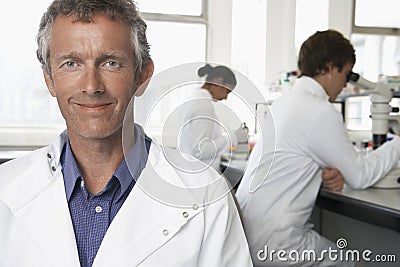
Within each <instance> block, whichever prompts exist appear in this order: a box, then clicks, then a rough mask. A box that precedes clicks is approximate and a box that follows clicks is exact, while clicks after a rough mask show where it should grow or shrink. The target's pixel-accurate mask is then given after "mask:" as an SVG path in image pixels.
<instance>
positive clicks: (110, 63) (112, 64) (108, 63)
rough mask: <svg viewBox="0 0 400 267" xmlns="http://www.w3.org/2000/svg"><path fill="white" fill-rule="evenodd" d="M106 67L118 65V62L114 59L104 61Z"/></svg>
mask: <svg viewBox="0 0 400 267" xmlns="http://www.w3.org/2000/svg"><path fill="white" fill-rule="evenodd" d="M106 66H107V67H118V66H119V64H118V63H117V62H116V61H109V62H107V63H106Z"/></svg>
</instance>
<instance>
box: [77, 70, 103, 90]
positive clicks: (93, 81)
mask: <svg viewBox="0 0 400 267" xmlns="http://www.w3.org/2000/svg"><path fill="white" fill-rule="evenodd" d="M82 79H83V81H82V87H81V91H82V92H83V93H87V94H99V93H102V92H104V90H105V87H104V83H103V82H102V77H101V74H100V72H99V70H98V69H97V68H96V67H94V66H93V67H92V66H91V67H86V69H85V70H84V75H83V77H82Z"/></svg>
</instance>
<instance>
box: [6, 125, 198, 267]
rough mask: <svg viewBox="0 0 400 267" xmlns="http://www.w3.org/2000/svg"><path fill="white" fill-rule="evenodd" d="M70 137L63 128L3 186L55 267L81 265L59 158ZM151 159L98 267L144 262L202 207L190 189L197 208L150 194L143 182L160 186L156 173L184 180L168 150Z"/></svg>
mask: <svg viewBox="0 0 400 267" xmlns="http://www.w3.org/2000/svg"><path fill="white" fill-rule="evenodd" d="M66 140H67V135H66V132H64V133H62V134H61V135H60V136H59V138H58V139H57V140H56V141H55V142H54V143H53V144H51V145H50V146H48V147H46V148H43V149H40V150H38V151H35V152H33V153H31V154H30V155H28V156H26V158H25V159H24V160H23V161H22V163H24V164H26V165H27V166H26V169H25V170H24V171H23V172H22V174H21V175H19V176H18V177H13V180H12V181H11V182H10V183H8V184H7V185H6V186H5V187H3V188H0V198H1V200H2V201H4V203H5V204H6V205H7V206H8V207H9V208H10V211H11V212H12V213H13V214H14V216H15V218H16V219H17V220H18V221H19V223H20V225H21V227H23V228H24V229H26V231H27V232H28V236H27V238H32V239H33V240H34V241H35V243H36V244H38V246H39V247H40V248H41V250H42V251H43V258H44V259H45V258H46V259H49V261H50V262H51V263H52V264H53V265H54V266H79V257H78V253H77V248H76V241H75V235H74V230H73V226H72V222H71V217H70V214H69V209H68V203H67V199H66V195H65V188H64V183H63V177H62V172H61V164H60V160H59V159H60V155H61V151H62V148H63V146H64V145H65V142H66ZM16 162H18V160H17V161H16ZM19 162H20V163H21V161H19ZM149 162H150V163H149ZM149 162H148V164H147V165H146V167H145V168H144V170H143V171H142V174H141V176H140V179H139V180H138V183H137V186H135V187H134V188H133V190H132V192H131V193H130V195H129V196H128V198H127V199H126V201H125V203H124V204H123V206H122V207H121V209H120V211H119V212H118V214H117V215H116V217H115V218H114V220H113V222H112V223H111V225H110V227H109V229H108V231H107V233H106V235H105V237H104V239H103V242H102V244H101V246H100V248H99V251H98V253H97V256H96V258H95V261H94V264H93V266H94V267H99V266H123V263H125V264H126V263H127V262H129V263H130V265H132V266H137V265H139V264H140V263H141V262H143V261H144V260H145V259H146V258H147V257H149V256H150V255H151V254H153V253H154V252H155V251H156V250H158V249H159V248H160V247H162V246H163V245H164V244H165V243H166V242H168V241H169V240H170V239H171V238H173V237H174V236H175V235H176V234H177V233H178V232H179V231H180V229H181V228H182V227H183V226H184V225H185V224H186V223H187V222H188V221H190V220H191V219H192V218H193V217H195V216H197V215H198V214H199V213H202V212H203V210H204V207H202V205H201V200H199V199H197V198H195V197H193V196H192V195H191V194H190V190H187V191H188V194H187V196H186V197H187V198H189V199H192V202H193V206H192V208H188V207H175V206H172V205H167V203H163V202H162V201H159V200H157V199H155V198H154V197H153V196H151V195H149V193H148V192H146V191H145V190H144V189H145V188H144V187H143V186H142V182H145V181H147V183H148V184H152V186H153V187H156V188H157V184H154V181H153V180H154V179H153V177H154V176H156V175H154V174H155V173H162V174H164V175H165V178H167V179H169V180H168V182H171V181H172V182H173V183H178V184H179V182H182V177H180V175H178V173H177V172H176V171H175V170H173V168H172V166H170V165H169V164H168V162H167V159H165V158H164V156H163V151H161V148H159V147H157V146H156V145H152V146H151V147H150V151H149ZM11 165H13V166H17V164H15V165H14V164H13V163H12V164H10V165H9V167H13V166H11ZM18 166H20V165H18ZM166 171H168V173H166ZM148 180H150V182H149V181H148ZM28 181H29V182H28ZM182 185H185V184H184V183H182ZM161 193H164V194H170V193H171V192H161ZM138 247H140V249H137V248H138ZM116 262H117V263H120V265H118V264H115V263H116Z"/></svg>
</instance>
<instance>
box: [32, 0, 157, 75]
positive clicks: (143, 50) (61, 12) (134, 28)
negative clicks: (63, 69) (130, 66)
mask: <svg viewBox="0 0 400 267" xmlns="http://www.w3.org/2000/svg"><path fill="white" fill-rule="evenodd" d="M98 13H101V14H104V15H106V16H107V17H108V18H109V19H111V20H120V21H122V22H123V23H126V25H127V26H129V28H130V29H131V40H132V48H133V49H134V53H135V61H136V72H135V75H136V77H137V76H138V75H139V74H140V72H141V70H142V67H144V66H145V65H146V64H147V63H148V62H149V61H150V60H151V57H150V46H149V44H148V42H147V38H146V28H147V25H146V23H145V22H144V20H143V19H142V18H141V16H140V14H139V11H138V10H137V8H136V5H135V3H134V2H133V0H55V1H53V3H51V5H50V6H49V7H48V9H47V12H46V13H44V14H43V16H42V19H41V21H40V26H39V31H38V34H37V37H36V40H37V43H38V49H37V51H36V54H37V58H38V59H39V61H40V63H41V64H42V68H43V69H44V70H45V71H46V72H47V73H48V74H49V75H51V69H50V52H51V51H50V48H49V44H50V37H51V29H52V27H53V24H54V21H55V20H56V18H57V17H58V16H74V18H75V21H77V22H92V21H93V17H94V16H95V15H96V14H98Z"/></svg>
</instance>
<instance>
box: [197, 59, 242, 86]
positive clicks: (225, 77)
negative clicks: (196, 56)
mask: <svg viewBox="0 0 400 267" xmlns="http://www.w3.org/2000/svg"><path fill="white" fill-rule="evenodd" d="M197 74H198V75H199V76H200V77H204V76H207V77H206V82H212V80H214V79H215V78H222V83H223V84H231V85H233V87H235V86H236V84H237V81H236V77H235V74H234V73H233V71H231V70H230V69H229V68H228V67H225V66H216V67H212V66H211V65H210V64H206V65H205V66H203V67H201V68H200V69H199V70H198V71H197ZM223 84H222V85H223Z"/></svg>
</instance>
